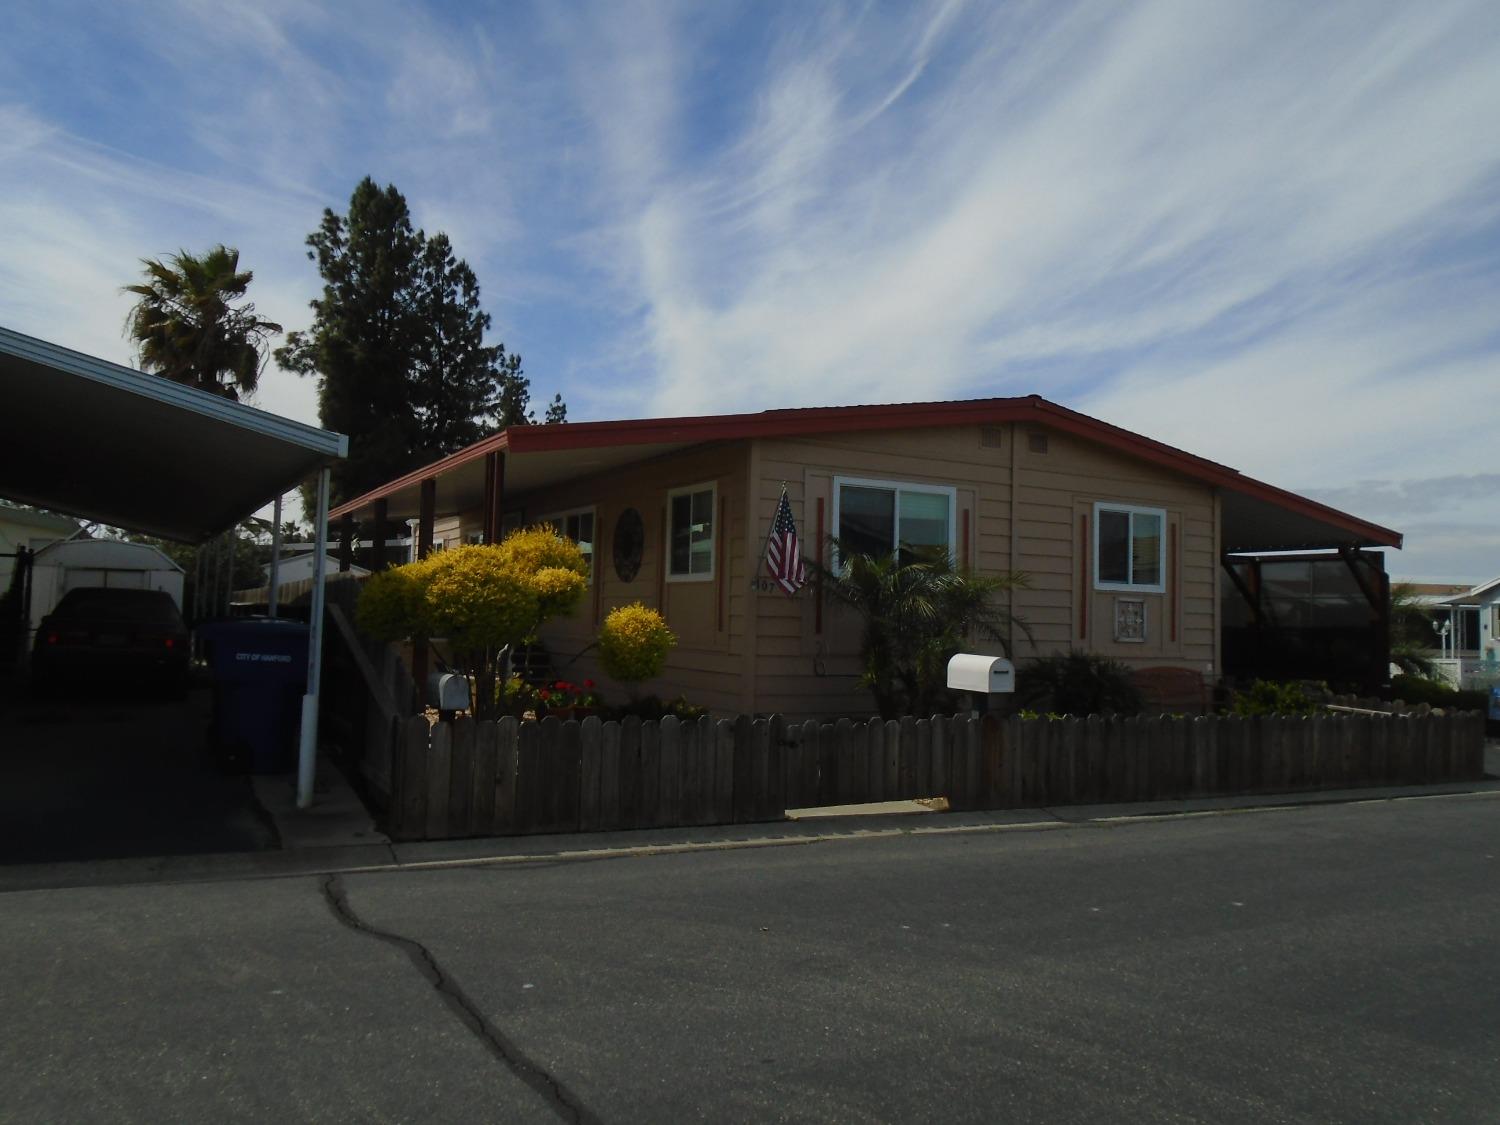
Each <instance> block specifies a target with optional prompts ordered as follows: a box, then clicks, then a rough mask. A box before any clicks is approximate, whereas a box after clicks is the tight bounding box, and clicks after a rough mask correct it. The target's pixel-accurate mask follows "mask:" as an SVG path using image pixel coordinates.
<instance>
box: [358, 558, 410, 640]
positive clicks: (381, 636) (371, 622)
mask: <svg viewBox="0 0 1500 1125" xmlns="http://www.w3.org/2000/svg"><path fill="white" fill-rule="evenodd" d="M425 615H426V590H425V588H424V586H423V583H422V580H421V578H420V577H419V575H418V572H417V569H416V567H414V566H398V567H393V568H392V569H390V570H382V571H379V572H377V573H375V574H372V575H370V577H369V578H367V579H366V580H365V583H364V588H363V589H362V590H361V591H360V594H359V604H358V605H357V606H355V610H354V620H355V623H356V624H357V625H358V626H359V627H360V629H362V630H363V631H364V632H366V633H369V634H370V636H372V637H375V638H376V639H377V640H382V641H399V640H404V639H405V638H407V637H410V636H412V635H413V634H416V633H421V632H423V631H424V624H423V622H424V621H425Z"/></svg>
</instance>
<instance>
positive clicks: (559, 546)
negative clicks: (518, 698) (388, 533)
mask: <svg viewBox="0 0 1500 1125" xmlns="http://www.w3.org/2000/svg"><path fill="white" fill-rule="evenodd" d="M587 590H588V562H587V561H586V560H585V559H584V557H583V553H582V552H581V551H579V549H578V547H577V545H576V544H575V543H573V541H572V540H570V539H567V538H565V537H564V536H561V535H558V534H557V532H555V531H554V530H553V529H552V528H550V527H545V526H544V527H533V528H528V529H526V530H525V531H521V532H517V533H515V534H514V535H511V536H508V537H507V538H506V539H505V541H504V542H503V543H498V544H495V545H493V546H485V545H477V544H476V545H471V546H466V547H458V548H456V549H454V550H452V551H439V552H437V553H436V554H433V555H429V556H428V557H427V558H425V559H423V560H421V561H420V562H414V563H407V564H406V565H405V566H398V567H394V568H392V569H390V570H384V571H381V572H380V573H378V574H374V575H371V576H370V578H369V579H367V580H366V581H365V584H364V589H363V590H362V591H361V593H360V598H359V605H358V607H357V609H356V619H357V621H358V623H359V626H360V628H361V629H363V630H365V631H366V632H368V633H370V634H371V635H372V636H375V637H378V638H379V639H381V640H388V641H394V640H401V639H404V638H406V637H412V636H417V635H426V636H429V637H441V638H445V639H446V640H447V641H448V642H449V644H450V645H451V646H452V649H453V656H454V659H455V661H456V663H457V664H458V665H459V666H460V667H461V668H462V669H463V670H464V671H465V672H467V673H468V674H469V675H471V676H473V677H474V679H475V687H476V694H475V700H476V714H477V715H479V717H481V718H485V717H488V716H489V715H490V714H492V713H494V711H495V708H496V706H497V705H498V694H499V693H498V692H497V691H496V689H495V687H494V681H495V675H496V671H497V668H496V655H495V654H496V652H497V650H499V649H501V648H502V647H504V646H505V645H509V644H518V643H520V642H523V641H528V640H530V639H532V638H533V637H535V635H536V632H537V630H538V629H540V628H541V626H542V623H543V622H544V621H546V620H547V619H549V618H551V617H555V616H557V615H559V614H563V613H570V612H572V611H573V609H574V608H575V607H576V606H577V605H578V603H579V602H580V601H581V600H582V599H583V596H584V594H585V592H586V591H587Z"/></svg>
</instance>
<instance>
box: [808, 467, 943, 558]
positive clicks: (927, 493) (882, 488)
mask: <svg viewBox="0 0 1500 1125" xmlns="http://www.w3.org/2000/svg"><path fill="white" fill-rule="evenodd" d="M957 508H958V491H957V489H954V488H949V487H947V486H945V485H940V484H913V483H910V482H907V481H893V480H866V479H864V478H862V477H834V478H833V528H834V534H835V535H837V536H838V540H839V542H840V543H841V544H843V547H844V550H845V551H847V552H849V553H850V554H859V555H873V556H877V557H878V556H882V555H890V554H894V553H896V552H897V551H901V552H908V551H910V550H911V549H913V548H919V549H920V548H930V547H944V548H946V549H947V551H948V555H949V557H950V558H951V557H952V556H953V554H954V520H955V514H956V511H957Z"/></svg>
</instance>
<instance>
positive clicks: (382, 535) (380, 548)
mask: <svg viewBox="0 0 1500 1125" xmlns="http://www.w3.org/2000/svg"><path fill="white" fill-rule="evenodd" d="M389 514H390V506H389V504H388V502H387V501H385V500H377V501H375V531H374V533H373V534H372V535H371V536H370V538H371V540H372V542H371V543H370V572H371V573H372V574H379V573H380V572H381V571H382V570H384V569H385V540H386V537H387V536H388V535H389V534H390V519H389Z"/></svg>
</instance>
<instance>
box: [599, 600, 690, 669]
mask: <svg viewBox="0 0 1500 1125" xmlns="http://www.w3.org/2000/svg"><path fill="white" fill-rule="evenodd" d="M676 644H677V637H676V636H675V635H674V634H673V632H672V630H671V629H669V628H667V623H666V621H664V620H663V619H662V615H661V614H659V613H657V612H656V610H654V609H648V608H647V607H646V606H644V605H642V604H641V603H640V602H636V603H635V604H634V605H624V606H619V607H617V608H615V609H612V610H610V611H609V615H608V616H607V617H605V619H604V624H603V625H601V626H600V628H599V662H600V663H601V664H602V665H603V666H604V670H605V672H607V673H608V674H609V675H610V676H611V677H612V678H614V679H616V680H619V681H620V682H621V683H626V684H634V683H640V682H641V681H642V680H649V679H652V678H654V677H656V676H659V675H661V670H662V668H664V667H665V666H666V663H667V653H669V652H671V651H672V648H673V646H674V645H676Z"/></svg>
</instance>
